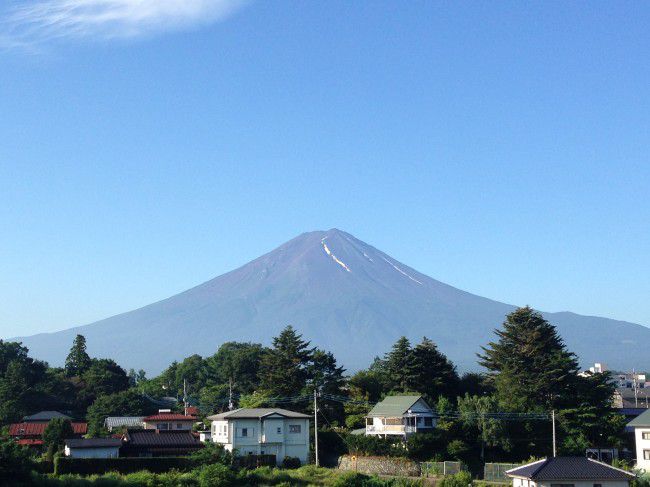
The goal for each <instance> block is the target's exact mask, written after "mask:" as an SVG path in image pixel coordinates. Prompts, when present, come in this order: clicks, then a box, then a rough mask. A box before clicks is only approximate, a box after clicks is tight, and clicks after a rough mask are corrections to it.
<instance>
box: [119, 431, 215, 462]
mask: <svg viewBox="0 0 650 487" xmlns="http://www.w3.org/2000/svg"><path fill="white" fill-rule="evenodd" d="M200 448H203V444H202V443H201V442H200V441H199V440H198V438H197V437H196V436H195V435H194V434H193V433H192V432H191V431H188V430H157V429H137V430H127V431H126V433H125V434H124V436H123V437H122V447H121V448H120V456H122V457H174V456H182V455H189V454H190V453H193V452H195V451H197V450H198V449H200Z"/></svg>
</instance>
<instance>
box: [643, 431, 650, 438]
mask: <svg viewBox="0 0 650 487" xmlns="http://www.w3.org/2000/svg"><path fill="white" fill-rule="evenodd" d="M641 439H643V440H650V431H644V432H643V433H641Z"/></svg>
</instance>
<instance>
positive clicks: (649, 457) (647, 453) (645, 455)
mask: <svg viewBox="0 0 650 487" xmlns="http://www.w3.org/2000/svg"><path fill="white" fill-rule="evenodd" d="M643 459H644V460H650V450H643Z"/></svg>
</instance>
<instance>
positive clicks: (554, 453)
mask: <svg viewBox="0 0 650 487" xmlns="http://www.w3.org/2000/svg"><path fill="white" fill-rule="evenodd" d="M551 421H552V422H553V457H554V458H555V455H556V453H557V452H556V443H555V409H553V410H552V411H551Z"/></svg>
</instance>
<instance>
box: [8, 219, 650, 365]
mask: <svg viewBox="0 0 650 487" xmlns="http://www.w3.org/2000/svg"><path fill="white" fill-rule="evenodd" d="M513 309H514V307H513V306H511V305H507V304H504V303H499V302H497V301H492V300H490V299H486V298H482V297H480V296H475V295H473V294H470V293H468V292H465V291H461V290H459V289H456V288H454V287H452V286H449V285H447V284H444V283H442V282H439V281H436V280H435V279H432V278H430V277H428V276H425V275H424V274H421V273H419V272H417V271H416V270H414V269H411V268H410V267H408V266H406V265H404V264H402V263H401V262H398V261H396V260H395V259H393V258H391V257H390V256H389V255H387V254H385V253H383V252H381V251H379V250H377V249H375V248H374V247H372V246H370V245H368V244H366V243H364V242H362V241H360V240H358V239H356V238H354V237H353V236H352V235H350V234H348V233H345V232H342V231H340V230H336V229H332V230H329V231H327V232H321V231H318V232H310V233H305V234H302V235H300V236H298V237H296V238H294V239H293V240H291V241H289V242H287V243H285V244H284V245H281V246H280V247H278V248H277V249H275V250H273V251H272V252H270V253H268V254H266V255H263V256H262V257H259V258H258V259H256V260H254V261H252V262H250V263H248V264H246V265H244V266H243V267H240V268H239V269H236V270H234V271H232V272H228V273H226V274H223V275H221V276H219V277H216V278H214V279H212V280H210V281H208V282H205V283H203V284H201V285H199V286H197V287H194V288H192V289H189V290H188V291H185V292H183V293H180V294H177V295H175V296H172V297H170V298H168V299H165V300H163V301H160V302H157V303H154V304H151V305H149V306H145V307H143V308H140V309H137V310H134V311H130V312H127V313H123V314H120V315H117V316H113V317H111V318H107V319H105V320H102V321H98V322H96V323H93V324H90V325H86V326H81V327H76V328H72V329H69V330H65V331H60V332H56V333H48V334H40V335H35V336H31V337H23V338H19V340H20V341H22V342H23V343H24V344H25V345H26V346H28V347H29V349H30V350H31V353H32V355H33V356H35V357H38V358H41V359H44V360H47V361H49V362H50V363H51V364H54V365H60V364H62V363H63V361H64V359H65V356H66V354H67V352H68V350H69V347H70V345H71V343H72V339H73V338H74V336H75V334H77V333H81V334H83V335H85V336H86V338H87V341H88V350H89V352H90V353H91V355H93V356H98V357H111V358H113V359H115V360H116V361H117V362H118V363H120V364H121V365H122V366H124V367H134V368H144V369H145V370H147V371H148V372H150V373H157V372H159V371H161V370H162V369H163V368H165V367H166V366H167V365H169V364H170V363H171V362H172V361H173V360H179V359H183V358H184V357H186V356H188V355H191V354H194V353H199V354H202V355H207V354H211V353H214V351H215V350H216V349H217V348H218V347H219V345H221V344H222V343H223V342H226V341H231V340H237V341H256V342H261V343H264V344H269V343H270V339H271V337H272V336H274V335H276V334H277V333H278V332H279V331H280V330H281V329H282V328H284V327H285V326H286V325H287V324H292V325H293V326H294V327H296V328H297V329H298V330H299V331H300V332H301V333H303V335H304V337H305V338H307V339H309V340H312V342H313V344H314V345H317V346H318V347H320V348H323V349H326V350H331V351H332V352H333V353H334V354H335V355H336V357H337V358H338V360H339V361H340V362H341V363H342V364H343V365H345V366H346V367H347V368H348V369H349V370H355V369H359V368H363V367H366V366H368V365H369V363H370V362H371V360H372V359H373V357H375V356H377V355H382V354H383V353H384V352H386V351H387V350H389V348H390V346H391V345H392V344H393V343H394V342H395V340H396V339H397V338H398V337H400V336H402V335H406V336H407V337H409V338H410V339H412V340H413V341H418V340H420V339H421V338H422V336H427V337H429V338H431V339H432V340H434V341H435V342H436V343H437V344H438V345H439V347H440V349H441V350H442V351H443V352H444V353H446V354H447V355H448V356H449V357H450V358H451V359H452V360H453V361H454V362H455V363H456V364H457V365H458V366H459V368H460V369H461V370H472V369H477V368H478V366H477V364H476V352H478V351H480V346H481V345H484V344H486V343H487V342H488V341H490V340H492V339H493V338H494V335H493V330H494V329H495V328H497V327H498V326H499V325H500V324H501V323H502V322H503V319H504V316H505V315H506V314H507V313H509V312H510V311H512V310H513ZM544 315H545V316H546V318H547V319H548V320H550V321H551V322H552V323H553V324H555V325H556V326H557V327H558V329H559V332H560V333H561V335H562V336H563V338H564V339H565V341H566V343H567V345H568V347H569V349H570V350H572V351H574V352H576V353H577V354H578V355H579V357H580V360H581V363H582V364H583V365H587V364H589V363H593V362H595V361H598V362H605V363H607V364H608V365H609V366H610V367H613V368H617V369H629V368H632V367H633V366H634V367H636V368H641V369H646V370H648V369H650V354H648V350H649V349H650V328H646V327H644V326H641V325H637V324H633V323H627V322H622V321H614V320H610V319H605V318H597V317H588V316H580V315H576V314H573V313H544Z"/></svg>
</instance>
